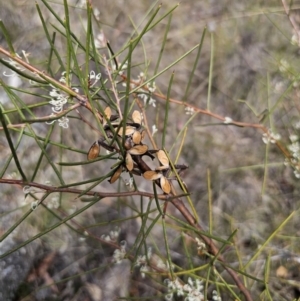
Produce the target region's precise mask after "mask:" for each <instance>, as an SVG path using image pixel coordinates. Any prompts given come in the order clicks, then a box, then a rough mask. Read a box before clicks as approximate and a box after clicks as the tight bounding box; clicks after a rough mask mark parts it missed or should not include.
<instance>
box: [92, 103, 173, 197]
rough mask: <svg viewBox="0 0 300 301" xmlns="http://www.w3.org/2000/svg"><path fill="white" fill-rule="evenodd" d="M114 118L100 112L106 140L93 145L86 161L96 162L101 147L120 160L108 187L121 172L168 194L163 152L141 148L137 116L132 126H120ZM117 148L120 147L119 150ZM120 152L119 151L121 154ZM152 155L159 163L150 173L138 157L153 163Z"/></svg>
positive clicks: (142, 133) (137, 114)
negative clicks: (136, 177)
mask: <svg viewBox="0 0 300 301" xmlns="http://www.w3.org/2000/svg"><path fill="white" fill-rule="evenodd" d="M101 117H102V116H101ZM118 117H119V116H118V115H112V112H111V109H110V108H109V107H107V108H106V109H105V110H104V117H102V125H103V128H104V130H105V133H106V135H107V138H108V139H109V140H108V141H107V139H106V138H104V137H102V138H101V139H99V140H98V141H96V142H95V143H94V144H93V145H92V146H91V148H90V150H89V152H88V160H94V159H96V158H97V157H98V156H99V152H100V146H103V147H104V148H105V149H107V150H109V151H111V152H116V153H119V155H120V158H121V160H120V163H119V164H118V165H117V167H116V168H115V169H114V173H113V175H112V176H111V178H110V180H109V182H110V183H114V182H115V181H116V180H117V179H118V178H119V177H120V175H121V173H122V172H124V171H127V172H130V173H132V174H135V175H140V176H143V177H144V178H145V179H146V180H150V181H156V183H157V184H158V185H159V186H160V187H161V189H162V190H163V192H164V193H166V194H169V193H170V192H171V185H170V181H169V179H168V178H167V176H166V175H167V173H168V171H169V170H170V166H169V159H168V157H167V155H166V153H165V152H164V151H163V150H150V149H149V148H148V146H147V145H146V144H143V139H144V137H145V130H144V129H143V126H142V115H141V113H140V112H139V111H134V112H133V113H132V122H126V124H125V125H124V124H123V122H119V121H117V122H116V120H117V119H118ZM117 140H118V141H117ZM107 142H109V143H107ZM119 145H122V146H123V147H122V148H120V147H118V146H119ZM121 149H123V150H122V151H121ZM154 154H155V155H156V158H157V159H158V161H159V166H158V167H157V168H155V169H154V170H151V169H150V168H149V166H148V165H147V164H146V163H145V162H144V161H143V159H142V157H143V156H149V157H151V159H155V155H154Z"/></svg>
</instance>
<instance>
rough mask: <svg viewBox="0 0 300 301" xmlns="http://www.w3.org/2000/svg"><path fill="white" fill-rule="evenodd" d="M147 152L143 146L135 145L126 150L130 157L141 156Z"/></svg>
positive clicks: (146, 147)
mask: <svg viewBox="0 0 300 301" xmlns="http://www.w3.org/2000/svg"><path fill="white" fill-rule="evenodd" d="M147 150H148V146H147V145H145V144H143V145H135V146H134V147H132V148H131V149H130V150H128V152H129V153H130V154H131V155H143V154H145V153H146V152H147Z"/></svg>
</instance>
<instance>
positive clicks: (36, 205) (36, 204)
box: [30, 201, 39, 210]
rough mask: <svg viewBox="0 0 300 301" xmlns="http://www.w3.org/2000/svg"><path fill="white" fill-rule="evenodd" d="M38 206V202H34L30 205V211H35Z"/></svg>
mask: <svg viewBox="0 0 300 301" xmlns="http://www.w3.org/2000/svg"><path fill="white" fill-rule="evenodd" d="M38 205H39V202H38V201H34V202H32V203H31V204H30V206H31V210H35V209H36V208H37V207H38Z"/></svg>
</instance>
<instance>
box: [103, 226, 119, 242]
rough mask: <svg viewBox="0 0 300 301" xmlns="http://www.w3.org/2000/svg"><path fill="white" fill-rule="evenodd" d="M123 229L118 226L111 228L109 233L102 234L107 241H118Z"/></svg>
mask: <svg viewBox="0 0 300 301" xmlns="http://www.w3.org/2000/svg"><path fill="white" fill-rule="evenodd" d="M120 232H121V229H120V228H119V227H116V228H115V230H111V231H110V232H109V234H108V235H106V234H102V235H101V239H102V240H105V241H111V242H116V241H117V240H118V238H119V235H120Z"/></svg>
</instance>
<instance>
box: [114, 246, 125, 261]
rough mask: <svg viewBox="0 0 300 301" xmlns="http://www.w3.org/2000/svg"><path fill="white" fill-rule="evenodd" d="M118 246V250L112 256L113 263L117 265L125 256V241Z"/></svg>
mask: <svg viewBox="0 0 300 301" xmlns="http://www.w3.org/2000/svg"><path fill="white" fill-rule="evenodd" d="M120 245H121V247H120V249H116V250H115V251H114V254H113V261H114V262H115V263H117V264H118V263H121V262H122V260H123V259H124V258H125V255H126V245H127V243H126V241H121V243H120Z"/></svg>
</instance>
